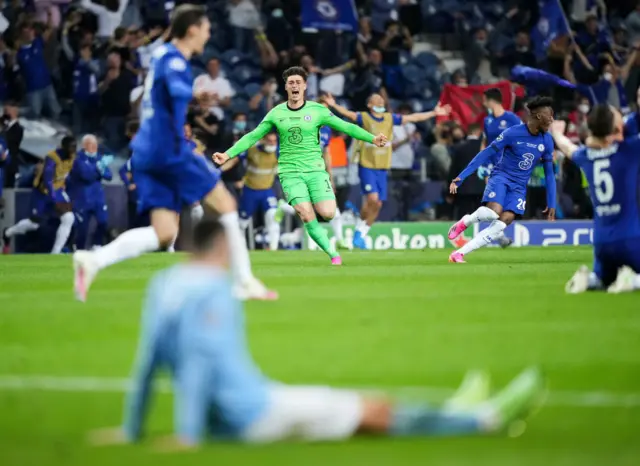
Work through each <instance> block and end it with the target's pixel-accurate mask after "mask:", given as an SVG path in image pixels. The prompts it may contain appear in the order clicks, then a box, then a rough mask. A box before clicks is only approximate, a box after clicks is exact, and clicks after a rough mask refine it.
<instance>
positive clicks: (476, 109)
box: [437, 81, 524, 131]
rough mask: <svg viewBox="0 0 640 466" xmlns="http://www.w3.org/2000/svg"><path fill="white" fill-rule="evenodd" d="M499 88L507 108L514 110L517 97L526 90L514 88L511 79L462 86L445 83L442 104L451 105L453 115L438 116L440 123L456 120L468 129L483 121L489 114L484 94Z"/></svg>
mask: <svg viewBox="0 0 640 466" xmlns="http://www.w3.org/2000/svg"><path fill="white" fill-rule="evenodd" d="M492 88H498V89H500V92H501V93H502V103H503V105H504V108H506V109H507V110H513V106H514V104H515V101H516V97H522V96H524V91H523V90H522V89H521V88H520V89H514V87H513V86H512V84H511V83H510V82H509V81H500V82H499V83H495V84H486V85H478V86H467V87H460V86H455V85H453V84H445V86H444V89H442V94H440V104H441V105H447V104H449V105H451V115H449V116H448V117H438V120H437V121H438V123H439V122H441V121H446V120H454V121H457V122H458V123H460V125H461V126H462V127H463V128H464V129H465V131H466V130H467V127H468V126H469V125H470V124H472V123H482V120H483V119H484V117H485V116H487V111H486V110H485V108H484V107H483V106H482V95H483V94H484V91H486V90H487V89H492Z"/></svg>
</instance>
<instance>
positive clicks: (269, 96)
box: [249, 76, 312, 121]
mask: <svg viewBox="0 0 640 466" xmlns="http://www.w3.org/2000/svg"><path fill="white" fill-rule="evenodd" d="M307 82H308V81H307ZM277 91H278V83H277V81H276V78H275V77H273V76H270V77H268V78H267V79H266V80H265V82H264V84H262V87H261V88H260V91H259V92H258V93H257V94H256V95H254V96H252V97H251V100H250V101H249V109H251V111H252V112H254V113H255V120H256V121H260V120H262V118H264V116H265V115H266V114H267V113H269V112H270V111H271V109H272V108H273V107H274V106H275V105H276V104H277V103H278V101H280V99H281V97H280V95H279V94H278V92H277ZM307 99H309V100H311V99H312V97H311V96H310V95H309V90H308V89H307Z"/></svg>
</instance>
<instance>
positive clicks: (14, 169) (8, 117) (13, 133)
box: [0, 101, 27, 188]
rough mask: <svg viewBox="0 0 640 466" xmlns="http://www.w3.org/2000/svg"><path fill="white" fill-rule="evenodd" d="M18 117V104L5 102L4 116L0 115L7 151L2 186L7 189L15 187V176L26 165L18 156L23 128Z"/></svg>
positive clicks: (19, 155)
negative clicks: (7, 155)
mask: <svg viewBox="0 0 640 466" xmlns="http://www.w3.org/2000/svg"><path fill="white" fill-rule="evenodd" d="M18 115H19V108H18V103H17V102H13V101H8V102H5V104H4V115H2V122H3V129H2V137H3V138H4V140H5V141H6V143H7V149H9V162H8V163H7V164H6V165H5V167H4V186H5V187H7V188H13V187H15V185H16V175H17V174H18V173H20V172H21V171H24V169H21V166H23V165H27V164H26V161H25V160H23V158H22V156H21V154H20V145H21V144H22V138H23V137H24V128H23V127H22V125H21V124H20V121H19V120H18ZM1 181H2V180H0V182H1Z"/></svg>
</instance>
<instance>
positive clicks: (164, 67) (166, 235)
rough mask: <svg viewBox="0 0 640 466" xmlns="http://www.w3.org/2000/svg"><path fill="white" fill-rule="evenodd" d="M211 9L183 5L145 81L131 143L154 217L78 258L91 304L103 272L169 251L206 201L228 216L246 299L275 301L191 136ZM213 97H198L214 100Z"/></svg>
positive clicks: (240, 290) (145, 208) (144, 200)
mask: <svg viewBox="0 0 640 466" xmlns="http://www.w3.org/2000/svg"><path fill="white" fill-rule="evenodd" d="M210 28H211V25H210V23H209V20H208V19H207V14H206V10H205V9H204V8H203V7H198V6H194V5H189V4H186V5H181V6H179V7H177V8H176V9H175V10H174V11H173V14H172V18H171V35H172V37H173V40H172V41H171V43H166V44H164V45H162V46H161V47H159V48H158V49H156V50H155V52H154V54H153V58H152V65H151V69H150V71H149V73H148V75H147V77H146V79H145V90H144V94H143V99H142V106H143V109H142V122H141V124H140V130H139V131H138V133H137V134H136V135H135V137H134V138H133V140H132V141H131V148H132V150H133V156H132V159H131V163H132V169H133V176H134V180H135V183H136V190H137V194H138V209H139V211H140V212H141V213H143V212H151V226H150V227H146V228H135V229H133V230H129V231H126V232H124V233H123V234H122V235H120V236H119V237H118V238H116V239H115V240H114V241H113V242H111V243H109V244H108V245H106V246H104V247H103V248H101V249H99V250H97V251H93V252H88V251H78V252H76V254H75V255H74V258H73V259H74V260H73V265H74V269H75V277H74V288H75V293H76V297H77V298H78V299H79V300H81V301H84V300H86V296H87V292H88V290H89V287H90V286H91V283H92V282H93V280H94V278H95V276H96V274H97V273H98V271H100V270H101V269H103V268H105V267H109V266H110V265H112V264H115V263H117V262H121V261H123V260H126V259H130V258H133V257H137V256H139V255H140V254H143V253H145V252H151V251H156V250H157V249H159V248H160V247H162V248H167V247H169V246H170V245H171V244H172V243H173V241H174V239H175V238H176V236H177V234H178V228H179V223H180V222H179V214H180V212H181V211H182V208H183V206H185V205H193V204H195V203H196V202H199V201H200V200H204V202H205V203H206V204H207V205H208V206H210V207H211V208H212V209H216V208H217V210H218V212H220V213H221V215H220V221H221V222H222V223H223V225H224V226H225V227H226V228H227V229H228V231H229V234H228V235H227V238H228V240H229V242H230V243H231V253H232V255H231V257H232V264H233V269H234V273H235V278H236V284H235V287H236V293H237V294H238V296H239V297H241V298H243V299H275V298H276V297H277V296H276V294H275V293H273V292H271V291H269V290H267V289H266V288H265V286H264V285H263V284H262V283H261V282H260V281H259V280H257V279H256V278H255V277H254V276H253V274H252V272H251V262H250V260H249V252H248V251H247V245H246V242H245V239H244V237H243V236H242V235H240V234H238V232H239V230H240V225H239V219H238V213H237V210H236V208H235V201H234V200H233V198H232V197H231V195H230V194H229V192H228V191H227V190H226V189H225V188H224V185H223V184H222V183H218V181H219V177H217V176H215V175H214V173H212V171H210V170H209V169H208V167H207V164H206V162H205V160H204V157H201V156H198V155H197V154H194V151H193V149H192V147H191V145H190V143H189V141H188V140H187V139H186V138H185V136H184V126H185V123H186V119H187V109H188V106H189V102H191V100H192V99H193V97H194V95H193V90H192V89H193V76H192V74H191V68H190V65H189V60H190V59H191V57H192V56H193V55H195V54H198V53H202V51H203V50H204V46H205V44H206V42H207V40H208V39H209V36H210ZM208 97H209V96H196V98H208Z"/></svg>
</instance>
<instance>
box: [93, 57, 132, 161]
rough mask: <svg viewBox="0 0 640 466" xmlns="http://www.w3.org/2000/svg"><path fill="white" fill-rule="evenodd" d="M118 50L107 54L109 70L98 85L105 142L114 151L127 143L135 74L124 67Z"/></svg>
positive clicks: (117, 150)
mask: <svg viewBox="0 0 640 466" xmlns="http://www.w3.org/2000/svg"><path fill="white" fill-rule="evenodd" d="M120 57H121V56H120V54H119V53H118V52H115V51H114V52H111V53H109V55H108V56H107V72H106V73H105V76H104V78H103V80H102V82H101V83H100V85H99V86H98V90H99V91H100V94H101V108H102V117H103V129H104V135H105V142H106V143H107V145H108V147H109V149H111V150H112V151H113V152H114V153H117V152H119V151H120V150H122V149H123V148H124V147H125V146H126V145H127V140H126V137H125V125H126V121H127V117H128V116H129V114H130V112H131V102H130V94H131V90H132V89H133V82H134V79H133V75H132V73H131V72H130V71H129V70H127V69H126V68H123V66H122V59H121V58H120Z"/></svg>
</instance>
